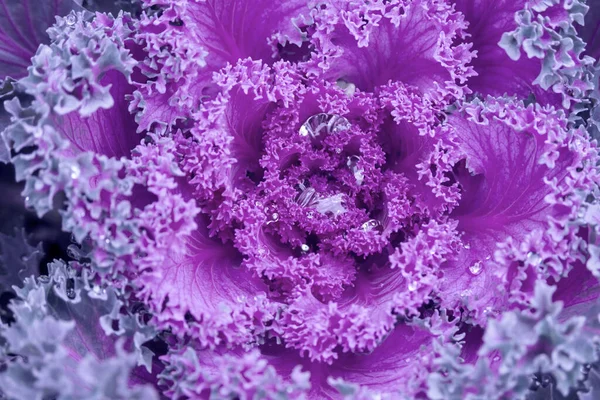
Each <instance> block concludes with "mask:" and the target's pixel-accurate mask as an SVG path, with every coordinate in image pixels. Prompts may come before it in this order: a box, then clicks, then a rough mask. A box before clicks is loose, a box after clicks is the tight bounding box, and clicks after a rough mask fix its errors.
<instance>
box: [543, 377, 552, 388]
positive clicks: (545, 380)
mask: <svg viewBox="0 0 600 400" xmlns="http://www.w3.org/2000/svg"><path fill="white" fill-rule="evenodd" d="M550 382H551V381H550V377H549V376H548V375H544V377H543V378H542V387H548V385H550Z"/></svg>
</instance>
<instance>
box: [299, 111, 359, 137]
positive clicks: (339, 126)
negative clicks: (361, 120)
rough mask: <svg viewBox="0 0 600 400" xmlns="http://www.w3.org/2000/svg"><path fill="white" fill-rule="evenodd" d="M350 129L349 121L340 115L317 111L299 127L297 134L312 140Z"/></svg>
mask: <svg viewBox="0 0 600 400" xmlns="http://www.w3.org/2000/svg"><path fill="white" fill-rule="evenodd" d="M348 129H350V122H349V121H348V120H347V119H346V118H345V117H342V116H339V115H335V114H326V113H319V114H315V115H313V116H311V117H309V118H308V119H307V120H306V121H305V122H304V123H303V124H302V126H301V127H300V130H299V132H298V133H299V134H300V136H302V137H309V138H311V140H313V141H320V140H322V139H323V138H324V137H325V136H327V135H331V134H335V133H338V132H342V131H345V130H348Z"/></svg>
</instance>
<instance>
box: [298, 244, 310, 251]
mask: <svg viewBox="0 0 600 400" xmlns="http://www.w3.org/2000/svg"><path fill="white" fill-rule="evenodd" d="M300 250H302V251H303V252H305V253H306V252H307V251H308V250H310V247H308V245H307V244H306V243H304V244H303V245H302V246H300Z"/></svg>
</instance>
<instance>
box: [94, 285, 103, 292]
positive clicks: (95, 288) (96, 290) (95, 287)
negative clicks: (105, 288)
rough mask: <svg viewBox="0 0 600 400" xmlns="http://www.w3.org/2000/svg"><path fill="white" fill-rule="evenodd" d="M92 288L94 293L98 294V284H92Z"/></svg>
mask: <svg viewBox="0 0 600 400" xmlns="http://www.w3.org/2000/svg"><path fill="white" fill-rule="evenodd" d="M92 290H93V291H94V293H96V294H100V292H101V289H100V286H98V285H94V288H93V289H92Z"/></svg>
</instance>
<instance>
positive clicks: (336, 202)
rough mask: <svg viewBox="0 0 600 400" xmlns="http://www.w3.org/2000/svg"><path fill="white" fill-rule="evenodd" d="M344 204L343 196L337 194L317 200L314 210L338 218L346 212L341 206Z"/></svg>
mask: <svg viewBox="0 0 600 400" xmlns="http://www.w3.org/2000/svg"><path fill="white" fill-rule="evenodd" d="M343 203H344V195H343V194H342V193H338V194H336V195H333V196H329V197H325V198H322V199H319V200H318V201H317V204H316V207H315V208H316V209H317V211H318V212H320V213H321V214H329V213H331V214H333V215H334V216H338V215H340V214H343V213H345V212H346V209H345V208H344V206H343Z"/></svg>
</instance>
